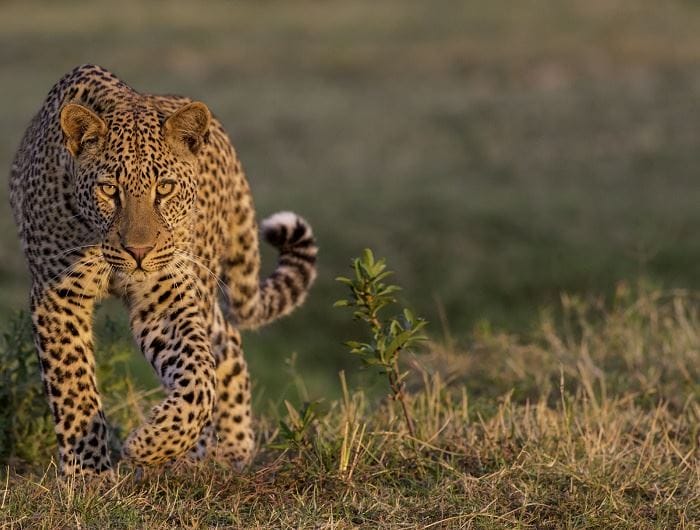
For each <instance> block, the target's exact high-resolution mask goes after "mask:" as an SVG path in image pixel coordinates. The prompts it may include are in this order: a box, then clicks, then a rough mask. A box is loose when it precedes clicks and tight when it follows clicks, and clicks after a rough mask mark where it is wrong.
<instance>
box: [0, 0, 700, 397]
mask: <svg viewBox="0 0 700 530" xmlns="http://www.w3.org/2000/svg"><path fill="white" fill-rule="evenodd" d="M0 15H1V16H0V29H1V30H2V31H0V45H1V46H0V85H1V86H2V87H3V101H4V103H3V126H2V128H0V166H2V167H6V168H8V167H9V164H10V158H11V156H12V153H13V151H14V149H15V146H16V145H17V143H18V142H19V138H20V134H21V132H22V130H23V128H24V127H25V125H26V124H27V122H28V121H29V119H30V117H31V116H32V114H33V113H34V112H35V111H36V109H37V108H38V106H39V105H40V103H41V101H42V100H43V98H44V96H45V94H46V92H47V91H48V89H49V88H50V87H51V85H52V84H53V83H54V82H55V81H56V80H57V79H58V78H59V77H60V76H61V75H62V74H63V73H64V72H66V71H67V70H69V69H70V68H72V67H73V66H74V65H76V64H80V63H84V62H88V61H91V62H97V63H100V64H102V65H104V66H106V67H108V68H110V69H112V70H114V71H115V72H116V73H117V74H119V75H120V76H122V77H123V78H124V79H125V80H127V81H128V82H129V83H131V84H132V85H133V86H134V87H136V88H138V89H141V90H146V91H154V92H179V93H183V94H187V95H191V96H192V97H196V98H200V99H202V100H204V101H205V102H206V103H208V104H209V105H210V107H211V108H212V109H213V110H214V112H215V113H216V114H217V115H218V116H219V117H220V118H221V119H222V120H223V122H224V124H225V125H226V127H227V128H228V130H229V131H230V133H231V136H232V138H233V140H234V142H235V144H236V146H237V148H238V151H239V154H240V156H241V158H242V160H243V162H244V164H245V167H246V169H247V172H248V174H249V178H250V181H251V185H252V188H253V191H254V194H255V197H256V201H257V207H258V210H259V212H260V215H261V216H262V215H265V214H268V213H271V212H273V211H275V210H278V209H294V210H296V211H298V212H300V213H302V214H303V215H305V216H306V217H308V218H309V220H310V221H311V222H312V224H313V225H314V228H315V231H316V233H317V234H318V238H319V243H320V245H321V254H320V277H319V281H318V284H317V286H316V288H315V289H314V292H313V293H312V296H311V297H310V299H309V301H308V303H307V305H306V306H305V307H304V308H303V309H302V310H300V311H299V312H298V313H297V314H296V315H295V316H294V317H292V318H290V319H288V320H286V321H284V322H282V323H279V324H276V325H275V326H272V327H270V328H269V329H266V330H264V331H261V332H260V333H256V334H249V335H248V336H247V337H246V348H247V351H248V358H249V361H250V364H251V367H252V370H253V372H254V375H255V380H256V381H257V385H258V391H259V392H262V393H263V394H262V395H263V396H264V397H263V399H267V397H269V398H271V399H279V397H280V396H279V392H278V391H277V389H279V388H281V387H283V386H284V375H283V372H281V371H280V370H278V369H276V368H275V369H270V366H279V365H280V363H281V362H282V360H283V359H285V358H288V357H290V356H291V355H292V354H293V353H294V352H296V353H297V354H298V366H299V368H300V369H301V370H302V371H304V372H305V373H306V374H307V375H309V376H310V377H309V385H310V387H311V388H310V390H311V391H312V393H314V394H317V395H319V396H320V395H327V394H328V393H329V392H332V391H333V389H334V384H333V382H334V378H335V374H336V373H337V371H338V370H339V369H345V370H346V371H347V372H348V377H350V379H351V380H353V379H354V378H355V377H356V373H357V366H358V364H357V363H353V362H351V361H348V360H345V357H344V356H343V354H342V352H343V348H342V346H341V344H340V343H341V341H342V340H344V339H346V338H348V337H350V336H352V334H353V329H352V327H351V326H349V325H348V324H347V323H345V322H344V320H343V319H342V318H341V317H340V316H338V315H336V314H335V313H334V312H332V311H329V306H330V305H331V304H332V302H333V301H334V300H335V299H336V298H337V297H338V295H337V287H336V286H335V285H334V284H333V281H332V280H333V278H334V277H335V276H337V275H339V274H344V273H345V271H346V266H347V262H348V259H349V257H350V256H353V255H357V254H358V253H359V251H360V250H361V249H362V248H364V247H365V246H370V247H372V248H373V249H375V250H376V251H377V252H378V253H379V254H381V255H385V256H387V257H388V258H389V262H390V263H393V264H394V268H395V269H396V271H397V275H398V279H399V281H400V282H401V283H402V284H403V285H404V286H405V287H406V288H407V289H408V290H409V292H410V293H411V300H410V303H411V305H412V306H415V308H416V310H417V311H418V312H419V313H421V314H423V315H425V316H426V318H428V320H430V321H432V322H438V321H439V320H440V312H441V309H442V310H444V314H445V315H446V319H447V323H448V324H449V328H450V331H451V333H452V334H453V335H454V336H455V337H456V338H457V339H464V338H465V337H468V335H469V332H470V330H471V329H472V328H473V326H474V325H475V324H476V323H478V322H479V321H481V320H483V319H486V320H488V321H490V322H491V323H492V324H493V325H495V326H496V327H498V328H501V329H508V330H514V331H521V332H522V331H527V330H528V329H530V327H531V326H532V325H533V322H534V321H535V320H536V318H537V308H540V307H543V306H551V305H553V304H556V302H557V300H558V297H559V295H560V293H561V292H570V293H578V294H585V293H591V292H592V293H600V294H605V295H609V294H610V293H612V292H613V291H614V288H615V285H616V284H617V283H618V282H619V281H620V280H624V279H634V278H637V277H640V276H641V277H645V278H647V279H648V280H650V281H651V282H652V283H654V284H655V285H658V286H661V287H664V288H674V287H689V288H699V287H700V275H698V274H697V273H696V267H695V264H696V263H697V262H698V261H700V239H698V238H697V237H696V230H695V227H696V226H698V224H700V214H699V213H698V212H700V210H698V208H697V204H699V203H700V186H697V183H696V179H697V174H698V171H699V169H700V156H699V155H698V149H697V144H698V141H697V134H696V123H697V122H698V116H697V104H696V99H697V98H696V92H697V90H696V87H697V80H698V78H699V76H700V69H699V67H698V65H699V64H700V61H699V60H698V59H700V35H699V34H698V32H697V27H698V24H700V8H698V6H696V5H695V3H693V2H688V1H680V0H672V1H669V2H658V1H656V0H623V1H620V2H614V3H612V2H608V1H607V0H594V1H588V0H564V1H560V0H537V2H536V5H535V6H534V7H533V6H532V5H530V4H527V3H503V2H488V1H475V2H468V3H463V4H459V3H458V4H455V2H450V1H447V0H438V1H436V2H429V3H426V2H423V1H420V0H401V1H399V0H387V1H383V2H381V3H377V2H370V1H369V0H359V1H353V2H345V3H342V2H334V1H331V2H315V1H302V2H285V1H282V0H277V1H270V2H252V1H246V2H225V1H222V0H219V1H213V2H207V6H206V8H202V7H201V6H200V5H199V4H196V3H192V2H184V1H180V0H175V1H174V2H162V1H161V2H158V1H156V2H148V3H147V4H143V3H142V2H137V1H136V0H125V1H124V2H120V3H119V5H118V6H117V5H116V4H115V5H114V6H110V5H106V4H105V5H100V6H99V7H98V6H97V5H96V4H94V3H91V2H82V1H71V2H61V3H57V2H31V1H30V2H5V3H3V4H2V5H1V6H0ZM0 229H1V233H2V234H3V235H2V245H0V284H1V285H2V287H3V297H2V299H1V300H0V311H1V312H3V313H4V314H7V313H8V312H14V311H15V310H16V309H17V308H18V307H19V306H22V305H26V302H25V301H26V297H27V294H26V293H27V278H26V273H25V267H24V264H23V261H22V257H21V254H20V252H19V248H18V245H17V242H16V240H15V238H14V236H13V233H14V228H13V225H12V221H11V218H10V215H9V212H8V209H7V208H6V205H5V200H2V198H0ZM266 257H267V258H268V261H267V262H268V263H270V259H269V258H271V254H266Z"/></svg>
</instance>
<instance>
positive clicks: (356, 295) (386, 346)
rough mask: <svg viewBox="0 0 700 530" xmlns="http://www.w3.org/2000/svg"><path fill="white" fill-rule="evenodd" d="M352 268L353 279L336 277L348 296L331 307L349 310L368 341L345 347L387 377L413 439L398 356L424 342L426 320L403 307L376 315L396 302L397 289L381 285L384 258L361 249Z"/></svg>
mask: <svg viewBox="0 0 700 530" xmlns="http://www.w3.org/2000/svg"><path fill="white" fill-rule="evenodd" d="M352 269H353V271H354V273H355V277H354V278H345V277H339V278H336V280H337V281H339V282H341V283H343V284H345V285H347V286H348V287H349V288H350V297H349V298H347V299H343V300H338V301H337V302H336V303H335V307H351V308H353V309H354V310H355V311H354V313H353V316H354V318H355V319H356V320H359V321H362V322H365V323H366V324H367V326H368V327H369V333H370V336H371V339H370V340H369V342H358V341H348V342H346V343H345V344H346V345H347V346H348V347H349V348H350V352H351V353H354V354H356V355H359V356H360V357H361V358H362V361H363V362H364V363H365V364H367V365H368V366H372V367H378V368H379V370H380V373H381V374H384V375H386V376H387V379H388V382H389V387H390V388H391V392H392V397H393V399H394V400H395V401H398V402H399V403H400V404H401V408H402V411H403V415H404V419H405V421H406V428H407V429H408V432H409V434H410V435H411V436H412V437H415V428H414V426H413V420H412V418H411V414H410V413H409V410H408V407H407V405H406V389H405V379H406V376H407V375H408V372H401V369H400V367H399V356H400V353H401V352H402V351H405V350H408V349H410V348H411V347H413V346H414V345H415V344H416V343H418V342H420V341H422V340H425V337H424V336H423V335H422V334H421V330H422V329H423V328H424V327H425V325H426V321H425V320H423V319H422V318H417V317H415V316H414V315H413V313H412V312H411V311H410V310H408V309H405V308H404V309H403V311H402V312H401V314H400V315H399V316H393V317H384V316H382V315H380V311H381V310H382V309H384V308H385V307H387V306H389V305H391V304H394V303H396V299H395V298H394V296H393V294H394V293H395V292H397V291H399V290H400V289H401V288H400V287H398V286H397V285H391V284H386V283H384V280H385V279H386V278H387V277H388V276H390V275H391V274H393V273H392V272H391V271H388V270H386V264H385V260H384V259H379V260H375V258H374V254H373V253H372V251H371V250H370V249H365V250H364V251H363V253H362V256H361V257H359V258H355V259H354V260H353V263H352Z"/></svg>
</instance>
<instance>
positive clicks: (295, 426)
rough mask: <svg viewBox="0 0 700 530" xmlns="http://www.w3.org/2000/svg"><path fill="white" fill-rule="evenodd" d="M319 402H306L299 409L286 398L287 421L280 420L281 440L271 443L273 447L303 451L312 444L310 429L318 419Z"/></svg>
mask: <svg viewBox="0 0 700 530" xmlns="http://www.w3.org/2000/svg"><path fill="white" fill-rule="evenodd" d="M316 404H317V402H312V403H308V402H307V403H304V404H303V405H301V407H300V408H299V409H298V410H297V409H295V408H294V406H293V405H292V404H291V403H290V402H289V401H287V400H286V399H285V400H284V405H285V407H286V408H287V421H284V420H280V433H279V436H278V438H279V441H278V442H277V443H274V444H270V447H272V448H273V449H293V450H296V451H303V450H304V449H308V448H309V447H310V446H311V440H310V438H309V436H310V434H309V433H310V430H311V425H312V424H313V422H314V420H315V419H316V411H315V407H316Z"/></svg>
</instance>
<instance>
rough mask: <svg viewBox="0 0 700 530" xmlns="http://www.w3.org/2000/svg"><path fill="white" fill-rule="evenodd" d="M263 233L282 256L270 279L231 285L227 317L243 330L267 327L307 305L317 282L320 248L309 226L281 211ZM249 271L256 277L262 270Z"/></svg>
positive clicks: (267, 221)
mask: <svg viewBox="0 0 700 530" xmlns="http://www.w3.org/2000/svg"><path fill="white" fill-rule="evenodd" d="M260 231H261V234H262V236H263V238H264V239H265V240H266V241H267V242H268V243H270V244H271V245H272V246H274V247H275V248H277V250H278V251H279V257H278V259H277V266H276V267H275V270H274V271H273V272H272V273H271V274H270V275H269V276H268V277H267V278H264V279H262V280H260V281H258V280H257V278H255V279H254V283H248V282H242V283H240V284H238V285H236V283H233V284H229V290H230V297H229V303H228V317H229V319H230V320H231V321H232V322H233V323H235V325H236V326H237V327H239V328H243V329H251V328H257V327H260V326H264V325H265V324H268V323H270V322H272V321H273V320H276V319H278V318H280V317H283V316H285V315H288V314H289V313H291V312H292V311H293V310H294V309H296V308H297V307H299V306H300V305H301V304H302V303H303V302H304V300H305V299H306V295H307V293H308V291H309V288H310V287H311V284H312V283H313V282H314V280H315V279H316V254H317V253H318V247H317V246H316V240H315V239H314V236H313V232H312V231H311V226H310V225H309V223H307V222H306V221H305V220H304V219H302V218H301V217H300V216H298V215H297V214H295V213H293V212H278V213H276V214H273V215H271V216H270V217H268V218H267V219H265V220H264V221H263V222H262V223H261V225H260ZM255 243H257V241H255V242H254V243H253V244H255ZM255 250H256V251H257V249H255ZM257 256H258V259H257V260H256V261H257V262H258V263H259V253H257ZM234 265H237V264H234ZM240 265H243V263H240ZM250 269H251V270H249V272H254V273H256V274H257V271H258V270H259V267H256V266H252V267H250Z"/></svg>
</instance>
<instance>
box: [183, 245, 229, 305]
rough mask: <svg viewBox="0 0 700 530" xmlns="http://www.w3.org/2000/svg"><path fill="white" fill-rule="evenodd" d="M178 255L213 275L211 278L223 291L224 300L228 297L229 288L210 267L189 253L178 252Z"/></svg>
mask: <svg viewBox="0 0 700 530" xmlns="http://www.w3.org/2000/svg"><path fill="white" fill-rule="evenodd" d="M177 253H178V254H180V255H181V256H182V257H183V258H185V259H187V260H189V261H191V262H192V263H194V264H195V265H197V266H199V267H201V268H202V269H204V270H205V271H206V272H208V273H209V274H210V275H211V277H212V278H214V280H215V281H216V283H217V286H218V287H219V290H220V291H221V294H222V295H223V296H224V298H225V297H227V296H228V286H227V285H226V284H225V283H224V282H223V280H221V278H219V277H218V276H217V275H216V274H214V272H213V271H212V270H211V269H210V268H209V267H207V266H206V265H204V264H203V263H201V262H200V261H199V260H198V259H197V258H195V257H194V256H193V255H188V254H187V253H185V252H183V251H177Z"/></svg>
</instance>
